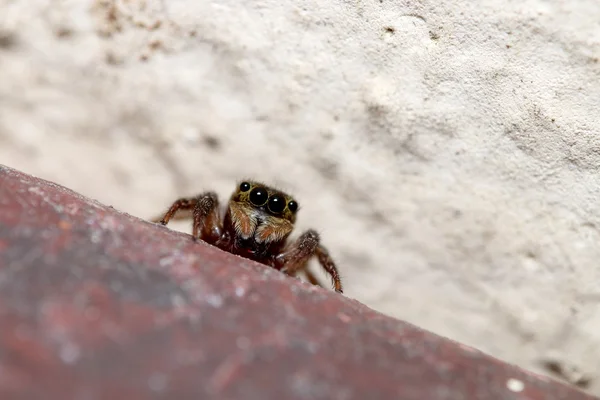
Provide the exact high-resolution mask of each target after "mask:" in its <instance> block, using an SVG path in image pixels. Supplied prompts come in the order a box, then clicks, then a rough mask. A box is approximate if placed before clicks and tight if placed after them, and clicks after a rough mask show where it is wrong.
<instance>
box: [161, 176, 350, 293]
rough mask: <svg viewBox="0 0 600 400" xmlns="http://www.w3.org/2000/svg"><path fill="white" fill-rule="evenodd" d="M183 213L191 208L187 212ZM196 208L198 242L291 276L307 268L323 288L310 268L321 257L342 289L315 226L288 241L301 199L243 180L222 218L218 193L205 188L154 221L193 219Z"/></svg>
mask: <svg viewBox="0 0 600 400" xmlns="http://www.w3.org/2000/svg"><path fill="white" fill-rule="evenodd" d="M178 211H187V215H185V216H184V215H183V213H181V214H180V215H179V216H177V215H176V214H177V212H178ZM190 211H191V212H192V218H193V221H194V222H193V229H192V235H193V237H194V240H197V239H201V240H203V241H205V242H207V243H210V244H212V245H214V246H217V247H219V248H220V249H222V250H225V251H227V252H229V253H233V254H237V255H239V256H242V257H246V258H249V259H251V260H254V261H257V262H259V263H261V264H265V265H268V266H270V267H272V268H275V269H277V270H279V271H281V272H284V273H286V274H288V275H290V276H296V274H297V273H299V272H304V274H305V275H306V277H307V279H308V281H309V282H311V283H312V284H314V285H317V286H322V285H321V284H320V283H319V281H318V280H317V278H316V276H315V275H314V274H313V273H312V272H311V271H310V270H308V269H307V264H308V261H309V260H310V259H311V258H312V257H313V256H316V257H317V259H318V260H319V263H320V264H321V266H322V267H323V269H324V270H325V271H327V273H328V274H329V275H330V276H331V279H332V282H333V287H334V289H335V291H336V292H338V293H342V282H341V280H340V274H339V272H338V270H337V268H336V266H335V263H334V262H333V260H332V259H331V257H330V256H329V253H328V251H327V249H325V247H323V246H322V245H321V244H320V243H319V234H318V233H317V232H315V231H314V230H312V229H311V230H308V231H306V232H304V233H303V234H302V235H300V237H299V238H298V239H297V240H296V241H295V242H291V243H288V236H289V235H290V233H291V232H292V230H293V229H294V222H295V221H296V213H297V211H298V203H297V202H296V201H295V200H294V199H293V198H292V197H291V196H289V195H288V194H286V193H283V192H282V191H279V190H277V189H274V188H272V187H269V186H267V185H264V184H262V183H260V182H256V181H249V180H246V181H243V182H241V183H240V184H239V185H238V188H237V190H236V191H235V192H234V193H233V194H232V195H231V198H230V199H229V203H228V205H227V211H226V212H225V216H224V218H223V219H221V215H220V213H219V200H218V198H217V195H216V193H214V192H205V193H202V194H201V195H199V196H197V197H194V198H182V199H179V200H177V201H175V202H174V203H173V205H172V206H171V208H170V209H169V211H167V213H166V214H165V215H164V216H163V217H162V218H156V219H154V220H153V222H159V223H161V224H162V225H166V224H167V223H168V222H169V221H170V220H172V219H180V218H181V217H183V218H186V217H188V218H189V216H190V215H189V212H190Z"/></svg>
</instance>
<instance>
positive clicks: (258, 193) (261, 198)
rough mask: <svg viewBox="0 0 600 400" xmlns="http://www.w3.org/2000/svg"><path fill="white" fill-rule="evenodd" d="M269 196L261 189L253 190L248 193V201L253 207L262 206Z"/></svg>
mask: <svg viewBox="0 0 600 400" xmlns="http://www.w3.org/2000/svg"><path fill="white" fill-rule="evenodd" d="M268 198H269V195H268V194H267V191H266V190H265V189H263V188H254V189H252V191H251V192H250V201H251V202H252V204H254V205H255V206H262V205H264V204H265V203H266V202H267V199H268Z"/></svg>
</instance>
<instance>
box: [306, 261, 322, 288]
mask: <svg viewBox="0 0 600 400" xmlns="http://www.w3.org/2000/svg"><path fill="white" fill-rule="evenodd" d="M307 266H308V265H306V266H305V267H304V275H306V279H308V281H309V282H310V283H312V284H313V285H315V286H319V287H323V285H322V284H321V282H319V279H317V276H316V275H315V274H314V272H312V271H311V270H309V269H308V268H307Z"/></svg>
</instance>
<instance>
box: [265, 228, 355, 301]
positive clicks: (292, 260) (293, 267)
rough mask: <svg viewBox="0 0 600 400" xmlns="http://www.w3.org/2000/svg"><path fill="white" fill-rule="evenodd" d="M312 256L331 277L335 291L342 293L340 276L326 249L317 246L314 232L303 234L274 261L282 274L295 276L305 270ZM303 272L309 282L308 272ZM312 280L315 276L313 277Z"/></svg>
mask: <svg viewBox="0 0 600 400" xmlns="http://www.w3.org/2000/svg"><path fill="white" fill-rule="evenodd" d="M314 255H316V256H317V258H318V260H319V263H320V264H321V266H322V267H323V269H324V270H325V271H327V273H328V274H329V275H330V276H331V279H332V281H333V286H334V288H335V291H336V292H338V293H342V292H343V291H342V282H341V280H340V274H339V272H338V270H337V268H336V266H335V263H334V262H333V260H332V259H331V257H330V256H329V253H328V252H327V249H325V248H324V247H323V246H321V245H320V244H319V234H318V233H317V232H316V231H314V230H312V229H311V230H308V231H306V232H304V233H303V234H302V235H300V237H299V238H298V239H297V240H296V241H295V242H294V243H293V244H292V245H291V246H289V247H288V248H287V249H286V250H285V251H284V252H283V253H281V254H279V255H278V256H277V257H276V260H277V261H278V263H279V264H280V265H281V270H282V271H283V272H285V273H286V274H288V275H291V276H295V275H296V273H297V272H298V271H299V270H301V269H303V268H305V266H306V263H307V262H308V260H309V259H310V258H311V257H312V256H314ZM305 272H306V274H307V277H308V279H309V280H311V276H309V275H308V274H309V271H308V270H305ZM312 278H315V276H314V275H313V276H312ZM314 280H316V279H314ZM311 282H312V281H311Z"/></svg>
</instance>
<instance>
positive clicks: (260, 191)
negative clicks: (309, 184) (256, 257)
mask: <svg viewBox="0 0 600 400" xmlns="http://www.w3.org/2000/svg"><path fill="white" fill-rule="evenodd" d="M297 211H298V203H297V202H296V201H295V200H294V199H293V198H292V197H291V196H290V195H288V194H286V193H283V192H282V191H280V190H277V189H274V188H272V187H269V186H267V185H264V184H262V183H260V182H256V181H250V180H246V181H243V182H240V184H239V185H238V187H237V190H236V191H235V192H234V193H233V194H232V195H231V199H230V200H229V212H230V215H231V219H232V222H233V224H234V226H235V230H236V232H237V234H238V235H240V236H241V237H242V238H244V239H247V238H249V237H251V236H254V239H255V240H256V241H257V242H259V243H261V242H275V241H280V240H282V239H285V238H286V237H287V236H288V235H289V233H290V232H291V231H292V229H293V228H294V222H296V213H297Z"/></svg>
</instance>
